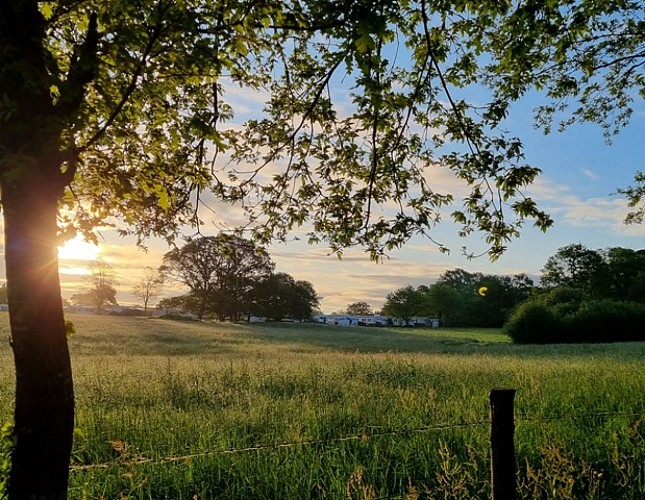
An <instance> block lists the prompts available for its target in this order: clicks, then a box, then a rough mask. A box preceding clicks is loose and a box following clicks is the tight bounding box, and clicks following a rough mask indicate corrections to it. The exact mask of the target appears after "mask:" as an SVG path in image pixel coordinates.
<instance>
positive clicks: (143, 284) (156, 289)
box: [132, 266, 163, 316]
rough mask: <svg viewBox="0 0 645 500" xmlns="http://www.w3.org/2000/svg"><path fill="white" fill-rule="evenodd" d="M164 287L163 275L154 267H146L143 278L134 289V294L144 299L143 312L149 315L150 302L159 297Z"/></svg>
mask: <svg viewBox="0 0 645 500" xmlns="http://www.w3.org/2000/svg"><path fill="white" fill-rule="evenodd" d="M162 288H163V275H162V274H161V272H160V271H159V270H157V269H155V268H153V267H149V266H148V267H145V268H144V270H143V276H142V277H141V280H139V282H138V283H137V284H136V285H135V287H134V290H132V295H134V296H135V297H137V298H139V299H141V300H142V301H143V312H144V314H145V315H146V316H147V315H148V304H149V303H150V301H151V300H154V299H156V298H157V297H159V295H160V293H161V290H162Z"/></svg>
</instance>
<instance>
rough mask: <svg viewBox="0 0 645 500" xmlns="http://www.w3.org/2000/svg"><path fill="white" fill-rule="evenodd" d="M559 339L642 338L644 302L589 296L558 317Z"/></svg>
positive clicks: (620, 339)
mask: <svg viewBox="0 0 645 500" xmlns="http://www.w3.org/2000/svg"><path fill="white" fill-rule="evenodd" d="M561 322H562V326H563V328H562V330H563V332H564V333H565V336H566V339H565V340H563V342H628V341H645V329H643V325H645V304H639V303H636V302H618V301H615V300H609V299H604V300H592V301H588V302H584V303H582V304H581V305H580V307H579V308H578V309H577V310H576V311H575V312H573V313H571V314H568V315H566V316H564V317H563V318H562V319H561Z"/></svg>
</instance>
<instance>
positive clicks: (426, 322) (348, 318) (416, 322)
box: [313, 314, 440, 328]
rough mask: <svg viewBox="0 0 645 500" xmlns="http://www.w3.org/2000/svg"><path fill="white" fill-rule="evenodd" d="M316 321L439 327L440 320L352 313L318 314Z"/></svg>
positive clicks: (339, 323)
mask: <svg viewBox="0 0 645 500" xmlns="http://www.w3.org/2000/svg"><path fill="white" fill-rule="evenodd" d="M313 319H314V321H315V322H317V323H323V324H326V325H335V326H423V327H431V328H437V327H439V326H440V322H439V320H438V319H436V318H426V317H420V316H415V317H413V318H410V319H409V320H407V321H406V320H404V319H401V318H390V317H388V316H381V315H377V314H375V315H372V316H354V315H352V314H330V315H326V314H318V315H316V316H314V318H313Z"/></svg>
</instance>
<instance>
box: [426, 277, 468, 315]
mask: <svg viewBox="0 0 645 500" xmlns="http://www.w3.org/2000/svg"><path fill="white" fill-rule="evenodd" d="M462 307H463V304H462V300H461V294H460V293H459V292H458V291H457V290H455V289H454V288H453V287H451V286H450V285H448V284H447V283H434V284H432V285H430V286H429V287H428V290H427V292H426V295H425V297H424V312H425V313H427V316H429V317H434V318H437V319H440V320H441V322H442V323H443V324H444V325H448V326H449V325H452V324H454V323H455V322H456V320H457V319H458V318H459V317H461V315H462V311H461V309H462Z"/></svg>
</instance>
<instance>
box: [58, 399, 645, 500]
mask: <svg viewBox="0 0 645 500" xmlns="http://www.w3.org/2000/svg"><path fill="white" fill-rule="evenodd" d="M611 417H644V418H645V407H644V408H642V409H641V410H639V411H634V412H610V411H607V412H599V413H584V414H566V415H565V414H561V415H554V416H549V417H536V418H530V417H520V418H515V419H514V421H515V423H516V424H524V423H527V424H534V423H547V422H556V421H574V420H591V419H600V418H611ZM490 425H491V420H490V419H485V420H478V421H473V422H461V423H445V424H435V425H428V426H422V427H415V428H408V429H387V428H383V427H380V426H367V427H366V428H365V430H364V431H362V432H360V433H356V434H350V435H345V436H338V437H334V438H329V439H310V440H303V441H297V442H288V443H273V444H257V445H253V446H245V447H240V448H221V449H215V450H203V451H200V452H195V453H188V454H182V455H169V456H163V457H145V456H143V455H140V454H137V455H133V456H130V457H126V456H123V457H121V458H119V459H116V460H112V461H109V462H102V463H96V464H83V465H81V464H73V465H71V466H70V470H71V471H72V472H81V473H82V472H88V471H91V470H96V469H109V468H111V467H117V466H118V467H131V466H136V465H141V464H154V463H158V464H163V463H173V462H182V461H188V460H192V459H195V458H202V457H207V456H216V455H224V454H236V453H249V452H257V451H266V450H280V449H288V448H298V447H303V446H332V445H334V444H337V443H342V442H348V441H368V440H370V439H374V438H379V437H386V436H400V435H409V434H418V433H426V432H435V431H445V430H449V429H460V428H474V427H481V426H488V427H490ZM387 498H389V499H392V500H394V499H396V498H399V497H387ZM400 498H405V496H402V497H400ZM375 500H380V499H375Z"/></svg>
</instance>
